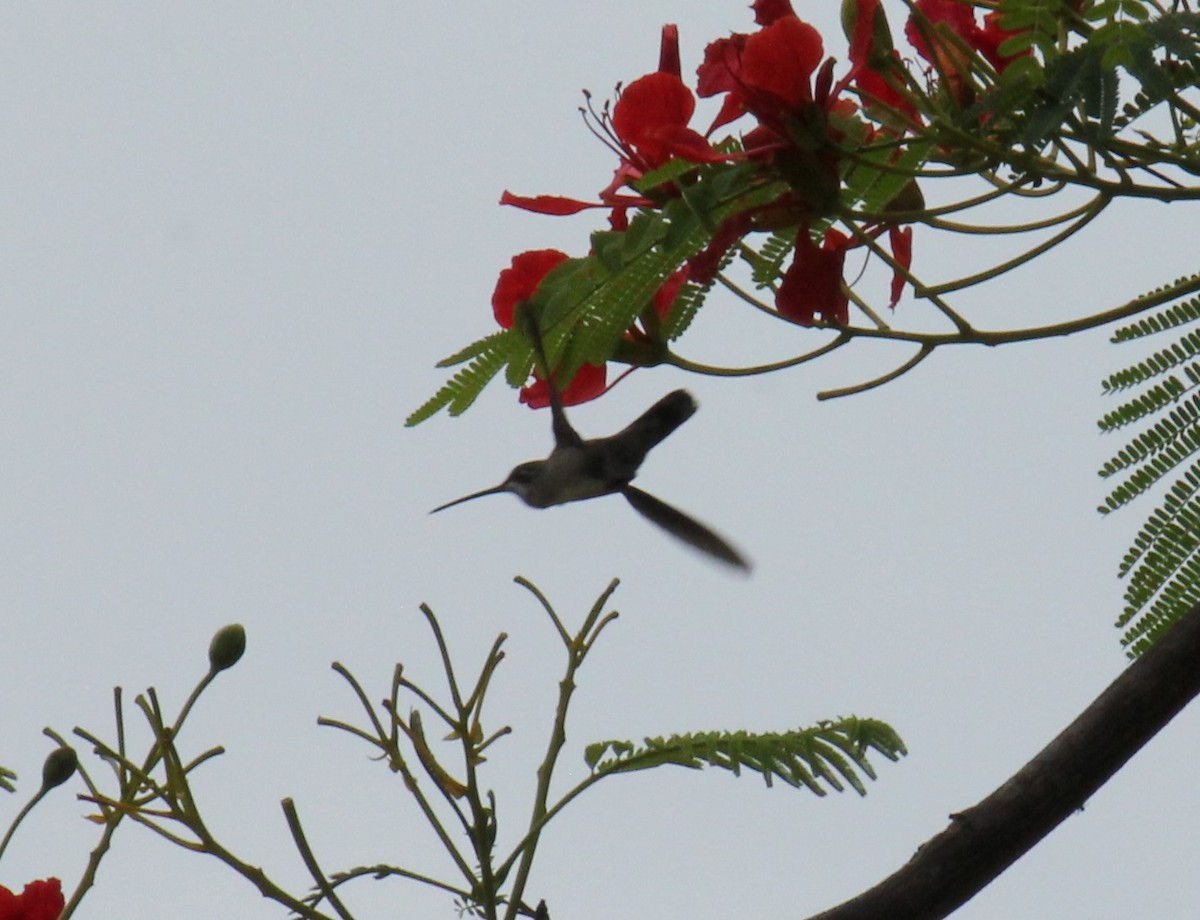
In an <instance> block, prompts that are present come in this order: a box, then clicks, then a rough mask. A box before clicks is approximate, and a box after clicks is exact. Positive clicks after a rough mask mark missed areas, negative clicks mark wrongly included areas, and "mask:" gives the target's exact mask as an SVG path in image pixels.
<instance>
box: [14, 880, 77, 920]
mask: <svg viewBox="0 0 1200 920" xmlns="http://www.w3.org/2000/svg"><path fill="white" fill-rule="evenodd" d="M65 903H66V902H65V901H64V900H63V893H62V882H60V881H59V880H58V879H56V878H48V879H41V880H38V881H36V882H30V883H29V884H28V885H26V886H25V890H24V891H22V892H21V893H20V894H13V893H12V892H11V891H9V890H8V889H7V888H5V887H4V886H3V885H0V920H58V915H59V914H61V913H62V909H63V905H64V904H65Z"/></svg>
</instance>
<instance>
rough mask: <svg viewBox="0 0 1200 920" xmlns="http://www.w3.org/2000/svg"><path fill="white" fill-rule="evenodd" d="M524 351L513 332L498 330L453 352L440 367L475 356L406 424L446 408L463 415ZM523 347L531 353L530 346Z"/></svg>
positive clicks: (424, 418)
mask: <svg viewBox="0 0 1200 920" xmlns="http://www.w3.org/2000/svg"><path fill="white" fill-rule="evenodd" d="M521 350H522V343H520V342H519V340H517V338H516V337H515V336H513V335H512V334H511V333H510V332H497V333H495V334H493V335H490V336H488V337H487V338H484V339H480V340H479V341H478V342H476V343H475V344H474V345H471V346H468V347H467V348H465V349H463V350H462V351H460V352H458V354H457V355H451V356H450V358H447V359H446V360H445V361H444V362H442V364H439V366H443V365H445V364H446V363H447V362H449V363H452V364H457V363H461V361H464V360H467V357H463V356H468V357H469V356H470V355H473V360H471V363H470V364H468V365H467V366H466V367H465V368H463V369H462V370H461V371H459V372H458V373H457V374H455V375H454V376H453V377H452V378H451V379H450V380H448V381H447V382H446V383H445V384H444V385H443V386H442V388H441V389H440V390H438V391H437V392H436V393H434V394H433V396H432V397H430V398H429V400H428V401H427V402H426V403H425V404H424V405H423V406H421V407H420V408H419V409H417V410H416V411H415V412H413V414H412V415H410V416H409V417H408V418H407V419H406V420H405V422H404V424H405V425H406V426H408V427H412V426H413V425H419V424H420V423H421V422H423V421H425V420H426V419H427V418H430V417H431V416H433V415H436V414H437V413H438V412H439V411H441V410H442V409H444V408H448V409H449V411H450V414H451V415H462V413H464V412H466V411H467V409H468V408H469V407H470V405H471V403H473V402H475V400H476V399H478V398H479V394H480V393H481V392H483V388H484V387H485V386H487V385H488V382H489V381H490V380H491V379H492V378H493V377H495V376H496V374H498V373H499V372H500V370H501V369H502V368H503V367H504V365H505V364H506V363H507V362H508V361H509V360H510V359H511V358H512V355H513V352H514V351H517V352H520V351H521ZM523 350H524V352H526V353H527V352H528V348H524V349H523ZM452 359H457V360H452Z"/></svg>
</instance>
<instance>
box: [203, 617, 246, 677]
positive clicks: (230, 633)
mask: <svg viewBox="0 0 1200 920" xmlns="http://www.w3.org/2000/svg"><path fill="white" fill-rule="evenodd" d="M245 651H246V627H244V626H243V625H242V624H241V623H230V624H229V625H228V626H222V627H221V628H220V629H218V630H217V634H216V635H215V636H213V640H212V643H211V644H210V645H209V646H208V666H209V669H210V670H211V671H212V673H214V674H215V673H216V672H217V671H224V670H225V669H226V668H232V667H233V666H234V665H235V664H237V663H238V659H240V658H241V657H242V653H243V652H245Z"/></svg>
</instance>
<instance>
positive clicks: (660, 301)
mask: <svg viewBox="0 0 1200 920" xmlns="http://www.w3.org/2000/svg"><path fill="white" fill-rule="evenodd" d="M690 273H691V271H690V268H689V267H688V266H687V265H684V266H683V267H682V268H680V269H678V270H677V271H676V272H675V273H674V274H673V275H671V277H670V278H668V279H667V280H666V281H664V282H663V283H662V286H661V287H660V288H659V289H658V290H657V291H655V292H654V312H656V313H657V314H658V318H659V319H666V318H667V317H668V316H670V314H671V307H673V306H675V298H676V297H678V296H679V290H680V288H682V287H683V286H684V284H686V283H687V280H688V275H689V274H690Z"/></svg>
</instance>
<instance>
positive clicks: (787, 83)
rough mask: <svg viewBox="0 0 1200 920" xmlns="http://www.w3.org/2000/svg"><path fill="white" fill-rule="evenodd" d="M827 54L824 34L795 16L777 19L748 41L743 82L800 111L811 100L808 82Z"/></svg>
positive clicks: (743, 62) (743, 68)
mask: <svg viewBox="0 0 1200 920" xmlns="http://www.w3.org/2000/svg"><path fill="white" fill-rule="evenodd" d="M824 54H825V49H824V46H823V45H822V43H821V33H820V32H818V31H817V30H816V29H814V28H813V27H812V26H810V25H809V24H808V23H807V22H801V21H800V20H799V19H797V18H796V17H795V16H789V17H786V18H784V19H778V20H776V21H775V22H774V23H772V24H771V25H769V26H767V27H766V28H764V29H762V30H760V31H758V32H755V33H754V34H753V35H751V36H750V37H749V38H747V39H746V49H745V51H744V52H743V53H742V73H741V77H742V82H743V83H744V84H745V85H746V86H747V87H750V88H753V89H755V90H759V91H762V92H768V93H771V94H772V95H773V96H775V97H776V98H778V99H780V100H782V102H783V103H784V105H786V106H787V107H788V108H793V109H794V108H799V107H800V106H801V105H803V104H804V103H806V102H811V101H812V90H811V89H810V87H809V81H810V80H811V79H812V75H813V71H814V70H816V69H817V65H818V64H820V63H821V58H822V57H823V56H824Z"/></svg>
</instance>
